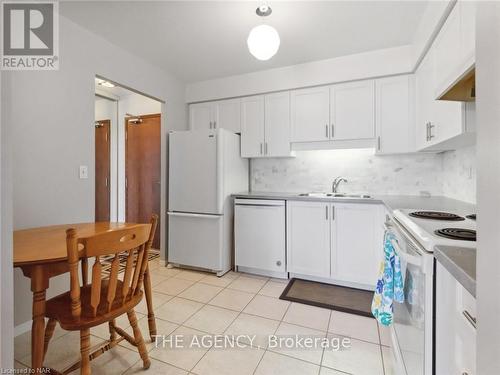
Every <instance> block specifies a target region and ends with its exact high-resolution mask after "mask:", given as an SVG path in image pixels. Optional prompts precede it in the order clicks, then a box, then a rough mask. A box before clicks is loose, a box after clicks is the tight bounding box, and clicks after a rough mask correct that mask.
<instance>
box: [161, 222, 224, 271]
mask: <svg viewBox="0 0 500 375" xmlns="http://www.w3.org/2000/svg"><path fill="white" fill-rule="evenodd" d="M222 237H223V217H222V216H217V215H197V214H177V213H169V216H168V261H169V262H171V263H177V264H181V265H186V266H191V267H201V268H206V269H210V270H213V271H219V270H221V269H222V247H223V241H222Z"/></svg>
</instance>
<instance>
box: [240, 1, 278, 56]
mask: <svg viewBox="0 0 500 375" xmlns="http://www.w3.org/2000/svg"><path fill="white" fill-rule="evenodd" d="M255 12H256V13H257V15H258V16H260V17H266V16H268V15H270V14H271V12H272V9H271V7H269V6H268V5H261V6H260V7H258V8H257V10H256V11H255ZM247 45H248V50H249V51H250V53H251V54H252V55H253V56H254V57H255V58H256V59H258V60H263V61H265V60H269V59H270V58H271V57H273V56H274V55H275V54H276V52H278V49H279V48H280V36H279V34H278V32H277V31H276V29H275V28H274V27H272V26H269V25H259V26H255V27H254V28H253V29H252V30H250V34H248V39H247Z"/></svg>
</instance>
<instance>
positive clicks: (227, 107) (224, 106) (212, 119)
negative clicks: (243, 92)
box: [189, 99, 241, 133]
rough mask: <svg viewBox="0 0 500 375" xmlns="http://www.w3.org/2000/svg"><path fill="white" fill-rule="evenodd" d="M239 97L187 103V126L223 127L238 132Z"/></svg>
mask: <svg viewBox="0 0 500 375" xmlns="http://www.w3.org/2000/svg"><path fill="white" fill-rule="evenodd" d="M240 118H241V116H240V99H227V100H219V101H216V102H206V103H195V104H190V105H189V127H190V129H191V130H201V129H217V128H223V129H226V130H230V131H233V132H235V133H239V132H240Z"/></svg>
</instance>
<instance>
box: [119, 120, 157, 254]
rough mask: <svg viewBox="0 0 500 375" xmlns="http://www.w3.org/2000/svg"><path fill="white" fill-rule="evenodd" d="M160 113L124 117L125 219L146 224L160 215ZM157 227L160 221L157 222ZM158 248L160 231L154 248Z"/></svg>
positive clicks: (155, 239) (154, 241)
mask: <svg viewBox="0 0 500 375" xmlns="http://www.w3.org/2000/svg"><path fill="white" fill-rule="evenodd" d="M160 162H161V114H159V113H157V114H149V115H138V116H133V117H126V118H125V220H126V221H127V222H136V223H143V222H148V221H149V220H150V218H151V215H152V214H157V215H158V216H160V204H161V201H160V199H161V180H160V178H161V165H160ZM158 225H159V226H160V222H159V223H158ZM159 247H160V231H157V232H156V234H155V238H154V240H153V248H155V249H159Z"/></svg>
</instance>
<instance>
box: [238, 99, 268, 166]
mask: <svg viewBox="0 0 500 375" xmlns="http://www.w3.org/2000/svg"><path fill="white" fill-rule="evenodd" d="M264 121H265V113H264V96H263V95H258V96H250V97H247V98H243V99H242V100H241V156H242V157H244V158H254V157H260V156H264V135H265V130H264Z"/></svg>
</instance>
